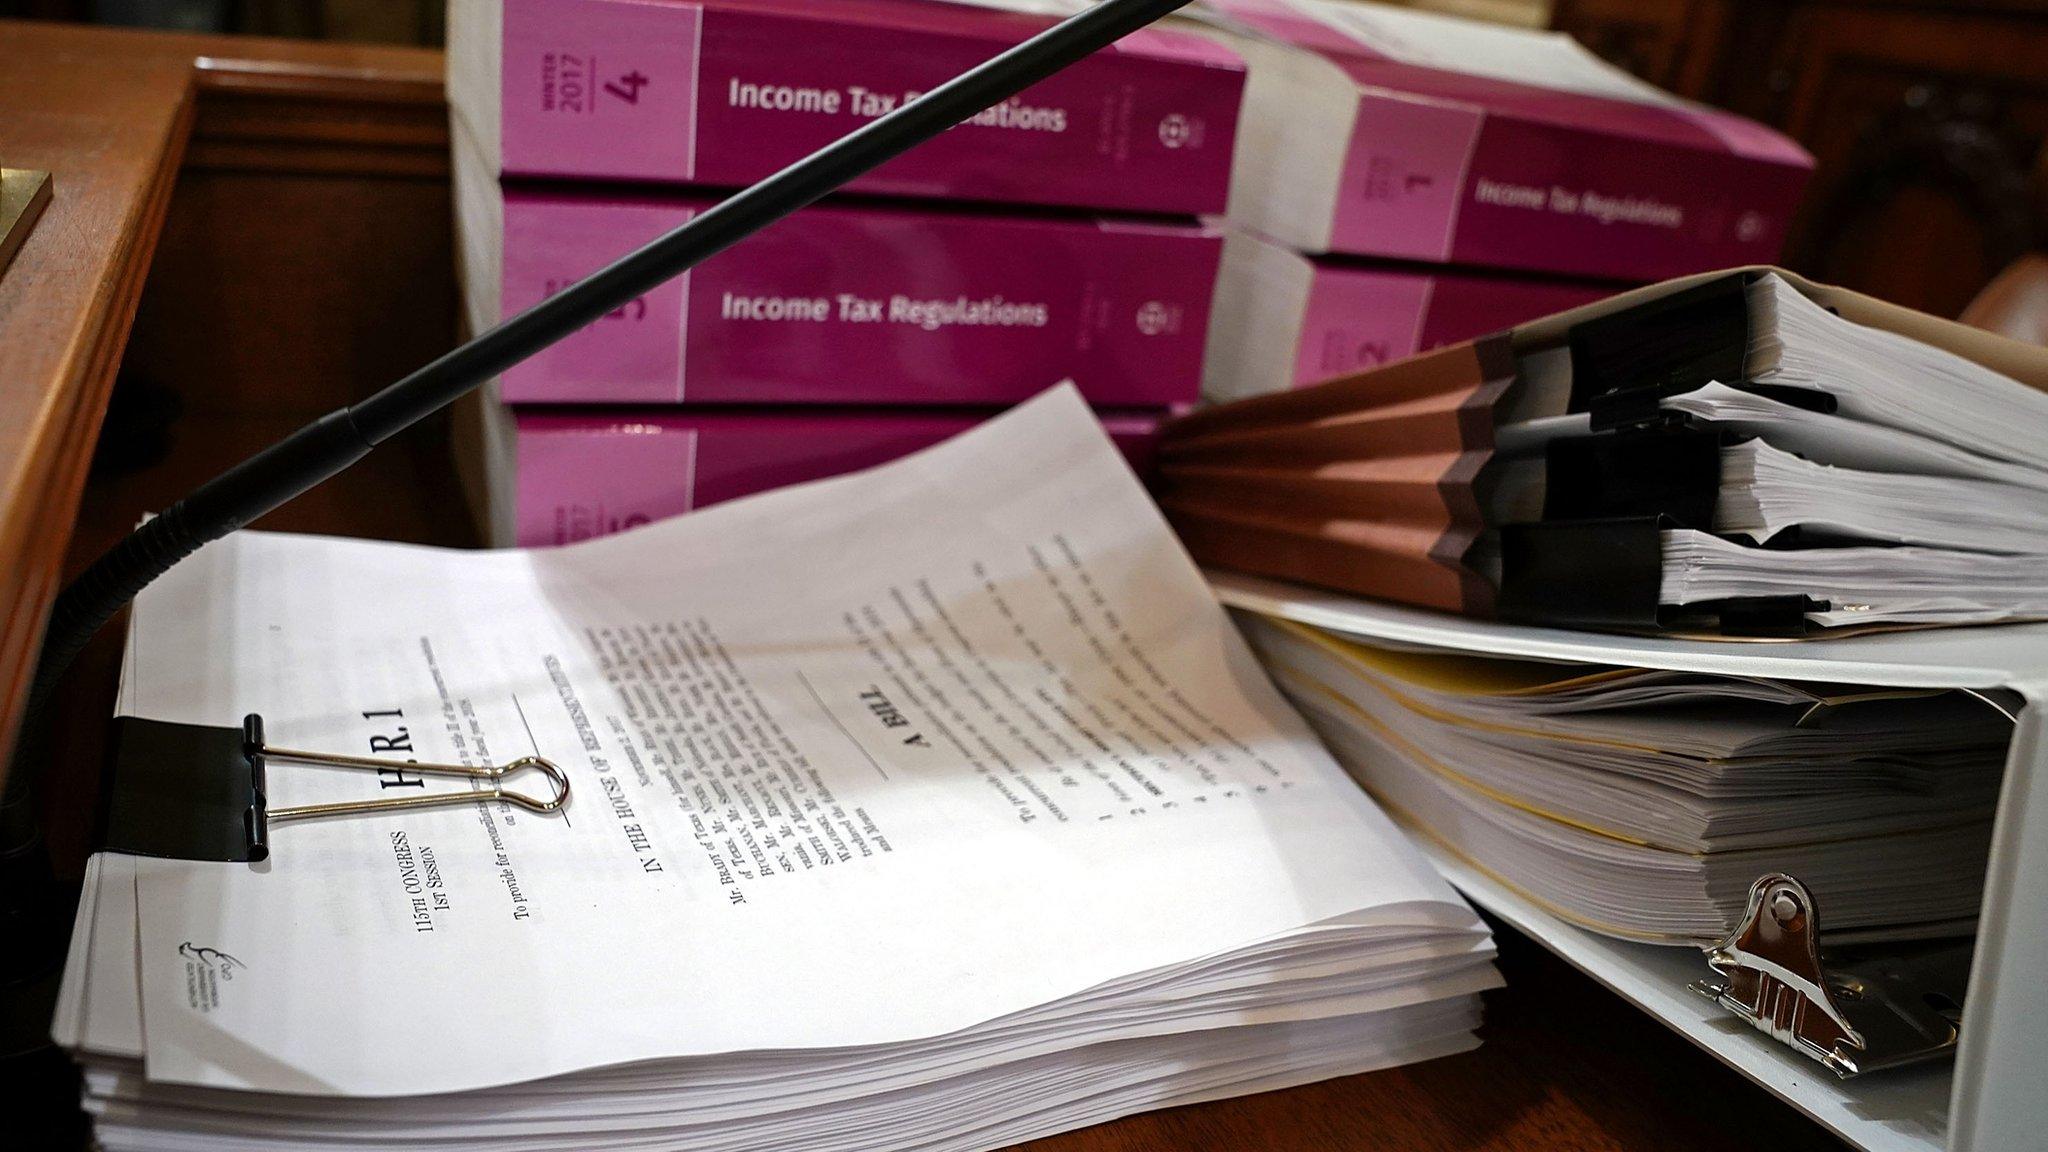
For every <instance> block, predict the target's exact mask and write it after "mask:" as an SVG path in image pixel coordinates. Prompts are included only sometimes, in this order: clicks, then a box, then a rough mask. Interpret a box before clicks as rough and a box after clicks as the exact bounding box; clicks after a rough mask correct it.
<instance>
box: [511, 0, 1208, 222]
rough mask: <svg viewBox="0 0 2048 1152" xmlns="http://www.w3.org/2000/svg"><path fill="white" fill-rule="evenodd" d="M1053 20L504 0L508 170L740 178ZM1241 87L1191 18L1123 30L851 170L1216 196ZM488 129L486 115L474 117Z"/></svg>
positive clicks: (1047, 199)
mask: <svg viewBox="0 0 2048 1152" xmlns="http://www.w3.org/2000/svg"><path fill="white" fill-rule="evenodd" d="M1046 23H1047V21H1046V20H1044V19H1041V18H1037V17H1030V16H1024V15H1020V14H1018V13H1009V12H999V11H993V10H988V9H976V8H971V7H964V6H952V7H948V6H945V5H939V4H931V3H919V2H915V0H842V3H840V4H838V5H835V6H833V7H832V8H830V9H826V8H825V6H823V5H819V4H816V3H813V2H809V0H746V2H739V3H735V2H732V0H725V2H720V0H711V2H708V3H701V4H695V3H677V2H665V0H506V4H505V8H504V25H503V32H502V39H501V42H500V44H499V45H498V46H497V47H498V48H499V50H500V52H501V55H500V65H501V67H500V72H499V83H500V89H501V93H500V95H501V100H502V102H501V104H500V107H501V109H502V112H501V114H500V116H501V120H500V124H499V125H498V126H496V127H497V128H498V130H499V132H500V139H501V143H502V157H503V163H502V166H503V169H504V171H505V172H506V173H507V174H512V175H528V176H549V177H570V178H579V179H587V178H608V179H629V180H653V181H667V182H682V183H695V184H709V185H725V186H736V185H741V184H747V183H750V182H752V181H754V180H758V179H760V178H761V177H764V176H767V175H769V174H770V173H772V172H775V171H777V170H778V169H780V168H782V167H783V166H784V165H786V164H788V163H790V162H792V161H794V160H797V159H799V158H800V157H802V156H804V155H806V154H808V153H810V152H811V151H813V150H815V149H817V148H819V147H822V146H824V145H825V144H828V143H830V142H832V141H833V140H836V139H838V138H839V137H840V136H843V135H845V134H846V133H847V132H850V131H852V130H853V129H855V128H858V127H860V126H861V125H863V124H866V123H868V122H869V121H870V120H873V119H874V118H876V117H878V116H880V115H882V114H884V113H886V112H887V111H889V110H890V109H891V108H893V107H896V106H899V105H901V104H902V103H904V102H905V101H907V100H908V99H909V98H911V97H913V96H914V95H915V94H917V93H919V92H922V91H924V90H925V89H928V88H932V87H934V86H936V85H938V84H939V83H940V82H942V81H944V80H946V79H949V78H951V77H952V76H954V75H956V74H958V73H960V72H963V71H965V70H967V69H968V68H970V67H973V66H974V65H976V64H980V63H982V62H983V61H985V60H987V59H988V58H990V57H991V56H994V55H996V54H997V53H998V52H1000V51H1002V50H1003V49H1005V48H1008V47H1010V46H1011V45H1013V44H1016V43H1017V42H1019V41H1022V40H1024V39H1025V38H1027V37H1029V36H1030V35H1032V34H1033V33H1035V32H1037V31H1038V30H1039V29H1041V28H1043V27H1044V26H1045V25H1046ZM1243 89H1244V69H1243V65H1242V63H1241V62H1240V61H1239V60H1238V59H1237V57H1236V56H1235V55H1234V54H1233V53H1231V52H1229V51H1228V50H1226V49H1223V48H1220V47H1218V46H1215V45H1213V44H1210V43H1208V42H1206V41H1203V40H1201V39H1199V38H1197V37H1194V36H1190V35H1187V34H1185V33H1179V32H1170V31H1159V30H1152V31H1147V32H1143V33H1139V34H1136V35H1134V36H1131V37H1127V38H1126V39H1125V40H1123V41H1121V42H1120V43H1119V44H1118V45H1117V46H1116V47H1115V48H1114V49H1111V50H1109V51H1105V52H1101V53H1097V54H1096V55H1095V56H1092V57H1090V58H1088V59H1087V60H1084V61H1082V62H1080V63H1078V64H1076V65H1074V66H1073V67H1071V68H1068V69H1067V70H1066V71H1064V72H1061V73H1059V74H1058V75H1056V76H1054V77H1052V78H1050V79H1047V80H1045V81H1044V82H1042V83H1040V84H1038V85H1036V86H1034V87H1033V88H1031V89H1029V90H1028V91H1026V92H1024V93H1023V94H1022V95H1020V96H1018V97H1017V98H1015V99H1013V100H1011V101H1009V102H1007V103H1005V104H1002V105H999V106H997V107H995V108H993V109H990V110H989V111H987V112H985V113H983V114H982V115H980V116H978V117H976V118H975V119H974V120H972V121H970V122H969V123H967V124H965V125H962V126H961V127H959V128H956V129H954V130H953V131H950V132H947V133H945V134H944V135H942V136H940V137H938V138H937V139H935V140H932V141H930V142H929V143H927V144H925V145H923V146H921V147H919V148H917V149H916V150H914V151H912V152H910V153H908V154H906V155H904V156H902V157H899V158H898V159H896V160H893V161H891V162H890V163H888V164H885V165H883V166H882V167H881V168H879V169H877V170H876V171H875V172H873V173H871V174H869V175H868V176H865V177H862V178H861V179H860V180H857V181H855V182H854V184H853V187H854V188H856V189H858V190H861V191H868V192H878V193H886V194H890V195H901V196H919V197H942V198H948V199H962V200H987V201H999V202H1008V203H1028V204H1058V205H1068V206H1074V207H1085V208H1101V209H1109V210H1120V211H1139V212H1161V213H1179V214H1189V215H1193V214H1201V213H1212V212H1221V211H1222V210H1223V205H1224V201H1225V198H1226V196H1227V194H1228V190H1229V181H1230V158H1231V146H1232V142H1233V139H1234V137H1235V134H1236V128H1237V116H1238V107H1239V104H1240V102H1241V98H1242V94H1243ZM478 127H479V128H481V129H483V130H486V131H488V130H489V129H490V127H491V126H478Z"/></svg>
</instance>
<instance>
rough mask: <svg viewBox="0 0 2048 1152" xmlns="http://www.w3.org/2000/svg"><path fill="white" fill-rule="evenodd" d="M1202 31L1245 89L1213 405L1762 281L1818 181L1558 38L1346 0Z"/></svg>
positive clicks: (1789, 145)
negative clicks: (1506, 334)
mask: <svg viewBox="0 0 2048 1152" xmlns="http://www.w3.org/2000/svg"><path fill="white" fill-rule="evenodd" d="M1198 12H1199V15H1200V17H1201V24H1200V27H1201V28H1202V29H1203V34H1204V35H1206V36H1208V37H1209V38H1210V39H1211V40H1212V42H1214V43H1215V44H1216V45H1217V46H1219V47H1223V48H1227V49H1228V50H1230V51H1231V52H1232V53H1233V54H1235V55H1237V56H1238V57H1239V58H1241V59H1243V60H1244V61H1245V62H1246V65H1247V68H1248V74H1249V77H1250V81H1249V84H1248V85H1247V88H1246V94H1245V103H1244V107H1243V110H1242V112H1241V113H1240V117H1239V132H1238V138H1239V143H1238V150H1237V158H1236V164H1235V165H1234V167H1233V170H1232V176H1231V187H1230V198H1229V216H1230V220H1231V223H1232V225H1233V226H1234V227H1235V229H1236V230H1237V232H1236V234H1235V235H1234V236H1233V237H1232V240H1231V246H1230V249H1229V251H1228V252H1227V253H1226V255H1225V258H1224V272H1223V276H1222V278H1221V285H1220V287H1219V290H1218V296H1217V301H1216V312H1217V315H1218V317H1219V321H1218V323H1219V329H1218V331H1217V332H1216V334H1215V341H1216V353H1217V354H1216V355H1215V356H1214V357H1213V358H1212V360H1211V362H1210V364H1209V367H1208V371H1207V373H1206V378H1205V383H1204V392H1205V394H1206V395H1208V396H1209V397H1210V398H1212V399H1232V398H1236V397H1240V396H1246V395H1254V394H1257V393H1260V392H1268V391H1274V390H1277V389H1280V388H1284V387H1287V386H1289V385H1295V384H1303V383H1310V382H1313V381H1317V380H1321V379H1325V378H1327V377H1330V376H1333V375H1338V374H1342V373H1346V372H1352V371H1357V370H1359V369H1363V368H1370V367H1373V366H1375V365H1377V364H1379V363H1382V362H1385V361H1387V360H1392V359H1398V358H1400V357H1403V356H1406V355H1410V354H1412V353H1415V352H1420V351H1427V350H1429V349H1431V348H1436V347H1440V346H1442V345H1445V344H1450V343H1456V342H1458V341H1461V340H1465V339H1469V338H1472V337H1476V336H1481V335H1485V334H1487V333H1488V332H1492V331H1498V330H1501V329H1504V328H1507V327H1509V326H1511V325H1513V324H1517V323H1520V322H1522V321H1525V320H1529V319H1533V318H1534V317H1537V316H1541V315H1544V314H1547V313H1549V312H1553V311H1558V310H1561V309H1563V308H1567V307H1571V306H1573V305H1576V304H1580V303H1584V302H1586V301H1588V300H1591V299H1594V298H1597V297H1598V296H1601V295H1605V294H1608V293H1611V292H1613V291H1615V290H1616V289H1617V288H1619V287H1621V286H1624V285H1629V284H1635V283H1642V282H1645V281H1651V280H1661V279H1666V278H1669V277H1673V276H1679V275H1684V274H1687V273H1692V272H1700V271H1704V270H1707V269H1712V268H1724V267H1730V266H1735V265H1741V264H1757V263H1770V262H1772V261H1774V260H1775V259H1776V258H1777V256H1778V253H1779V249H1780V248H1781V247H1782V246H1783V244H1784V239H1785V233H1786V228H1787V226H1788V224H1789V222H1790V219H1791V216H1792V213H1793V210H1794V209H1795V208H1796V207H1797V204H1798V199H1799V193H1800V191H1801V190H1802V188H1803V187H1804V185H1805V183H1806V180H1807V177H1808V176H1809V175H1810V174H1811V171H1812V167H1813V161H1812V158H1811V157H1809V156H1808V155H1807V154H1806V153H1805V152H1804V151H1803V150H1801V149H1800V148H1799V146H1798V145H1796V144H1794V143H1793V142H1791V141H1790V140H1788V139H1786V138H1785V137H1783V136H1781V135H1778V134H1777V133H1775V132H1772V131H1771V130H1769V129H1767V128H1764V127H1761V126H1760V125H1757V124H1754V123H1751V122H1750V121H1747V120H1744V119H1742V118H1740V117H1737V116H1733V115H1730V114H1728V113H1726V112H1722V111H1719V110H1716V109H1712V108H1707V107H1704V106H1701V105H1697V104H1693V103H1690V102H1688V101H1684V100H1681V99H1679V98H1677V97H1675V96H1672V95H1671V94H1669V93H1666V92H1663V91H1661V90H1659V89H1657V88H1655V87H1653V86H1651V85H1648V84H1645V83H1643V82H1642V81H1640V80H1637V79H1636V78H1634V77H1632V76H1629V75H1628V74H1626V73H1624V72H1622V71H1620V70H1619V69H1616V68H1614V67H1612V66H1610V65H1608V64H1606V63H1605V62H1603V61H1601V60H1600V59H1599V58H1598V57H1595V56H1594V55H1593V54H1591V53H1590V52H1587V51H1586V50H1585V49H1584V48H1582V47H1581V46H1580V45H1578V44H1577V43H1576V42H1574V41H1573V40H1572V39H1571V38H1570V37H1568V36H1565V35H1563V34H1561V33H1545V32H1534V31H1529V30H1525V29H1516V28H1506V27H1500V26H1496V25H1491V24H1484V23H1479V22H1475V21H1470V20H1462V19H1458V18H1455V17H1449V16H1441V15H1437V14H1433V13H1426V12H1418V11H1414V10H1411V9H1403V8H1396V7H1391V6H1386V5H1379V4H1368V3H1355V2H1338V0H1200V6H1199V9H1198ZM1226 329H1227V330H1226Z"/></svg>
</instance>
